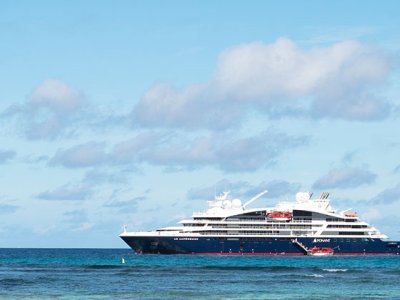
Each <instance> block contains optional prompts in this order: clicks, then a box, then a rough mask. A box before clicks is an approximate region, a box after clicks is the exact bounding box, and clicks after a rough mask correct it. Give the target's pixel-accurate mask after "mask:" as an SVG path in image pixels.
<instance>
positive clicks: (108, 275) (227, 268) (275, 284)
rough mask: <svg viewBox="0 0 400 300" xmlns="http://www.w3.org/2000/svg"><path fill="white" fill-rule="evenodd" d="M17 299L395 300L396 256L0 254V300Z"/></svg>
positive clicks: (399, 290)
mask: <svg viewBox="0 0 400 300" xmlns="http://www.w3.org/2000/svg"><path fill="white" fill-rule="evenodd" d="M122 258H124V259H125V263H122ZM18 298H22V299H27V298H30V299H400V256H391V257H390V256H389V257H388V256H373V257H371V256H362V257H343V256H339V257H335V256H333V257H309V256H304V257H270V256H268V257H263V256H217V255H216V256H196V255H135V254H133V252H132V251H131V250H129V249H126V250H125V249H0V299H18Z"/></svg>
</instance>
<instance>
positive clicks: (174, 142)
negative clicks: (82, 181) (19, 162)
mask: <svg viewBox="0 0 400 300" xmlns="http://www.w3.org/2000/svg"><path fill="white" fill-rule="evenodd" d="M309 140H310V138H309V137H307V136H291V135H287V134H284V133H282V132H279V131H276V130H269V131H265V132H262V133H260V134H258V135H255V136H249V137H238V138H236V137H229V136H200V137H194V138H188V137H187V136H183V135H180V134H169V135H168V134H167V135H163V134H161V133H148V134H144V133H143V134H139V135H137V136H135V137H133V138H131V139H128V140H125V141H122V142H120V143H117V144H116V145H115V146H114V147H113V149H112V150H110V151H106V149H105V146H104V144H103V143H97V142H89V143H85V144H80V145H76V146H73V147H71V148H69V149H60V150H58V151H57V153H56V154H55V155H54V156H53V157H52V158H51V159H50V162H49V163H50V165H53V166H57V165H59V166H63V167H67V168H82V167H98V166H101V165H120V164H123V165H127V164H130V165H140V164H144V163H146V164H150V165H158V166H164V167H178V168H185V169H193V168H198V167H204V166H214V167H217V168H219V169H221V170H224V171H230V172H248V171H255V170H258V169H260V168H264V167H266V166H268V165H270V164H274V163H275V161H276V159H277V158H278V157H279V156H280V155H282V154H283V153H284V152H285V151H289V150H290V149H294V148H297V147H300V146H303V145H306V144H308V143H309Z"/></svg>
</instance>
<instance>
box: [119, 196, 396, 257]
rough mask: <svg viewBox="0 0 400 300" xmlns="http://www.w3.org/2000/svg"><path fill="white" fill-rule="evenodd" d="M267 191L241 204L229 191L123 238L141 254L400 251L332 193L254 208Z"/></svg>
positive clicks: (309, 253)
mask: <svg viewBox="0 0 400 300" xmlns="http://www.w3.org/2000/svg"><path fill="white" fill-rule="evenodd" d="M266 193H267V191H263V192H261V193H259V194H258V195H256V196H255V197H253V198H252V199H250V200H249V201H247V202H245V203H242V201H241V200H240V199H232V198H231V197H230V195H229V192H224V193H223V194H221V195H219V196H216V197H215V198H214V200H212V201H208V206H209V207H208V209H207V210H206V211H205V212H197V213H193V216H192V219H187V220H182V221H180V222H179V223H180V225H179V226H173V227H164V228H160V229H157V230H155V231H147V232H129V231H127V230H126V228H125V230H124V232H123V233H122V234H121V235H120V237H121V238H122V239H123V240H124V241H125V242H126V243H127V244H128V245H129V246H130V247H131V248H132V249H133V250H134V251H135V252H136V253H137V254H145V253H153V254H220V255H318V256H322V255H374V254H375V255H399V254H400V242H396V241H390V240H388V237H387V236H386V235H385V234H382V233H381V232H379V231H378V229H376V228H375V227H373V226H371V225H369V224H368V223H367V222H364V221H362V220H360V219H359V217H358V216H357V214H356V213H354V212H351V209H348V210H345V211H337V210H335V209H333V208H332V206H331V205H330V199H329V193H327V192H323V193H322V194H321V195H320V196H319V197H318V198H315V199H313V197H312V196H313V195H312V193H310V192H299V193H297V194H296V197H295V201H293V202H280V203H278V204H277V205H276V206H275V207H264V208H249V205H250V204H252V203H253V202H254V201H256V200H257V199H259V198H260V197H261V196H263V195H264V194H266Z"/></svg>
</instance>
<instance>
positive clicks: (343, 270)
mask: <svg viewBox="0 0 400 300" xmlns="http://www.w3.org/2000/svg"><path fill="white" fill-rule="evenodd" d="M322 270H324V271H326V272H347V271H348V269H322Z"/></svg>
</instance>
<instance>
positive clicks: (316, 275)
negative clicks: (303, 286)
mask: <svg viewBox="0 0 400 300" xmlns="http://www.w3.org/2000/svg"><path fill="white" fill-rule="evenodd" d="M305 276H306V277H317V278H321V277H324V276H322V275H320V274H306V275H305Z"/></svg>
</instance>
